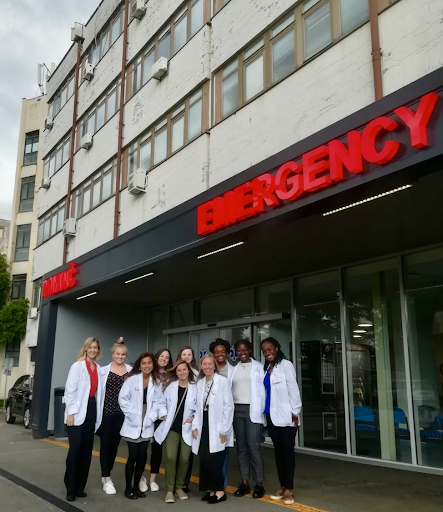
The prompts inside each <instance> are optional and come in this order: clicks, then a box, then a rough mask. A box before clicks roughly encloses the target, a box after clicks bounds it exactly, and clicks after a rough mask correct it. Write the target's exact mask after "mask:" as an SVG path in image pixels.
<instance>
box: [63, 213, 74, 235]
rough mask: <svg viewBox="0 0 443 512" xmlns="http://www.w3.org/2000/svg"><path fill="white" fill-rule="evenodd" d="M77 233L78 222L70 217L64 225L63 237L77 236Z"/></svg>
mask: <svg viewBox="0 0 443 512" xmlns="http://www.w3.org/2000/svg"><path fill="white" fill-rule="evenodd" d="M76 233H77V221H76V220H75V219H74V217H69V219H66V220H65V222H64V223H63V236H66V237H67V236H75V234H76Z"/></svg>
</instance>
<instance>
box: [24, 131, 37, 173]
mask: <svg viewBox="0 0 443 512" xmlns="http://www.w3.org/2000/svg"><path fill="white" fill-rule="evenodd" d="M39 142H40V132H39V131H38V130H36V131H33V132H28V133H26V135H25V147H24V149H23V167H25V166H27V165H36V164H37V158H38V147H39ZM29 144H30V145H31V151H29V152H26V148H27V146H28V145H29ZM35 144H37V148H36V149H35V148H34V145H35ZM34 157H35V160H34ZM28 159H31V160H32V161H28Z"/></svg>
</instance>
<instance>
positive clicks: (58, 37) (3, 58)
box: [0, 0, 100, 219]
mask: <svg viewBox="0 0 443 512" xmlns="http://www.w3.org/2000/svg"><path fill="white" fill-rule="evenodd" d="M0 2H1V14H2V15H1V20H0V69H1V75H2V79H1V80H0V218H2V219H10V218H11V208H12V195H13V193H14V176H15V169H16V159H17V144H18V132H19V129H20V114H21V100H22V98H34V97H35V96H39V95H40V93H39V88H38V85H37V65H38V64H39V63H42V62H44V63H45V64H46V65H47V66H48V68H51V62H54V63H55V64H56V65H57V64H58V63H59V62H60V60H61V59H62V58H63V56H64V55H65V53H66V52H67V51H68V49H69V46H70V44H71V27H72V26H74V22H75V21H78V22H80V23H86V22H87V21H88V19H89V18H90V16H91V15H92V13H93V12H94V11H95V9H96V8H97V6H98V5H99V3H100V0H0Z"/></svg>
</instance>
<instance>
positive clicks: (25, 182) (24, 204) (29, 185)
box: [18, 176, 35, 212]
mask: <svg viewBox="0 0 443 512" xmlns="http://www.w3.org/2000/svg"><path fill="white" fill-rule="evenodd" d="M34 187H35V176H32V177H29V178H22V184H21V188H20V205H19V209H18V211H19V212H32V207H33V205H34Z"/></svg>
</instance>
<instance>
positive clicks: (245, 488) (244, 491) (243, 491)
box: [234, 482, 251, 498]
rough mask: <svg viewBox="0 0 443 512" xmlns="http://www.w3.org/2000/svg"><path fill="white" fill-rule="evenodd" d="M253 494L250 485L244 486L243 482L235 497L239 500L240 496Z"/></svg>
mask: <svg viewBox="0 0 443 512" xmlns="http://www.w3.org/2000/svg"><path fill="white" fill-rule="evenodd" d="M250 492H251V488H250V487H249V484H244V483H243V482H242V483H241V484H240V485H239V487H238V489H237V490H236V491H235V492H234V496H237V498H239V497H240V496H245V495H246V494H249V493H250Z"/></svg>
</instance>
